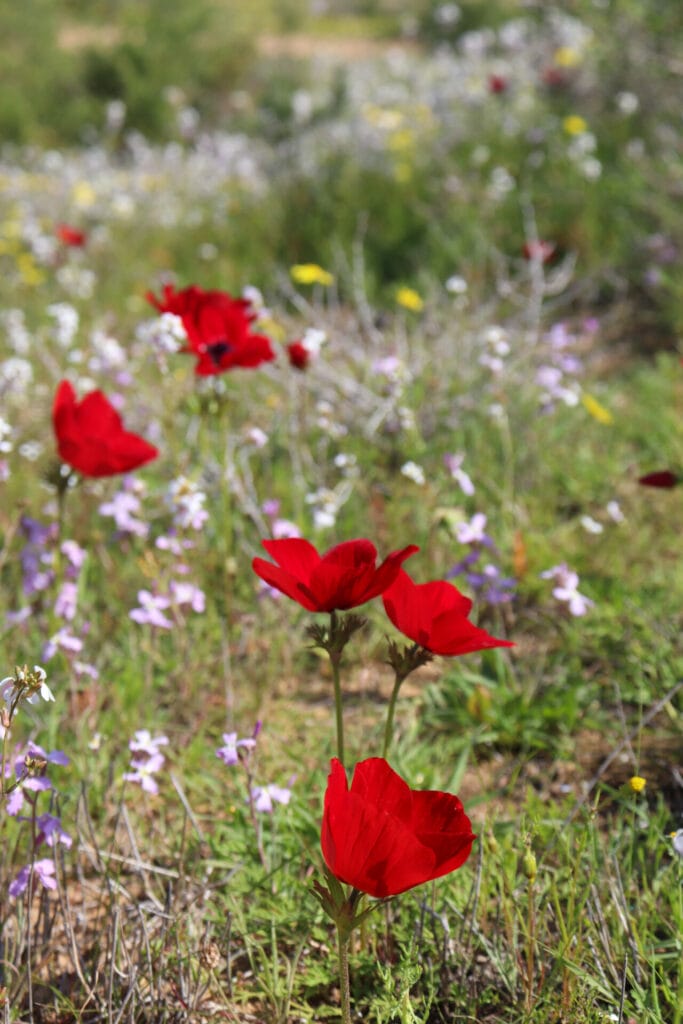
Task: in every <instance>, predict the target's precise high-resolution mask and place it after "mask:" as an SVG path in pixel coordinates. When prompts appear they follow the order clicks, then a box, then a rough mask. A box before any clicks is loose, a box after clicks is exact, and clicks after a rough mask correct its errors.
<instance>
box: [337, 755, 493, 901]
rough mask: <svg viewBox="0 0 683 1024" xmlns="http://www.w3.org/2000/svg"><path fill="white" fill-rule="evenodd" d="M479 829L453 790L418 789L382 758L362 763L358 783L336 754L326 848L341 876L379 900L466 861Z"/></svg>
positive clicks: (355, 775) (439, 875)
mask: <svg viewBox="0 0 683 1024" xmlns="http://www.w3.org/2000/svg"><path fill="white" fill-rule="evenodd" d="M475 839H476V836H474V835H473V834H472V826H471V823H470V820H469V818H468V817H467V815H466V814H465V812H464V810H463V806H462V803H461V801H460V800H459V799H458V797H457V796H452V795H451V794H450V793H440V792H438V791H435V790H412V789H410V788H409V786H408V785H407V783H405V782H404V781H403V779H402V778H401V777H400V776H399V775H397V774H396V772H395V771H394V770H393V769H392V768H391V767H390V766H389V765H388V764H387V762H386V761H385V760H384V758H382V757H370V758H368V759H367V760H366V761H361V762H360V763H359V764H357V765H356V768H355V771H354V774H353V779H352V782H351V788H350V789H349V786H348V782H347V779H346V772H345V771H344V766H343V765H342V763H341V761H338V760H337V758H333V759H332V761H331V771H330V774H329V776H328V780H327V791H326V793H325V808H324V811H323V823H322V832H321V847H322V853H323V857H324V858H325V863H326V864H327V866H328V868H329V869H330V871H331V872H332V874H333V875H334V876H335V877H336V878H338V879H339V881H340V882H346V884H347V885H352V886H353V887H354V889H359V890H360V891H361V892H365V893H368V895H370V896H375V897H377V898H378V899H383V898H384V897H386V896H397V895H398V894H399V893H401V892H405V891H406V889H412V888H413V886H416V885H422V883H423V882H429V881H431V880H432V879H433V878H441V876H442V875H447V874H448V873H449V872H450V871H455V869H456V868H459V867H461V866H462V865H463V864H464V863H465V861H466V860H467V858H468V857H469V855H470V851H471V849H472V843H473V842H474V840H475Z"/></svg>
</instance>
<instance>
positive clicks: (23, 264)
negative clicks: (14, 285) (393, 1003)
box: [17, 252, 45, 288]
mask: <svg viewBox="0 0 683 1024" xmlns="http://www.w3.org/2000/svg"><path fill="white" fill-rule="evenodd" d="M17 270H18V271H19V273H20V275H21V280H22V281H23V282H24V284H26V285H28V286H29V287H31V288H33V287H35V286H36V285H39V284H42V283H43V281H44V280H45V274H44V273H43V272H42V270H40V269H39V268H38V267H37V266H36V264H35V263H34V261H33V257H32V256H31V254H30V253H28V252H22V253H19V255H18V256H17Z"/></svg>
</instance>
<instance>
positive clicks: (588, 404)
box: [581, 393, 614, 426]
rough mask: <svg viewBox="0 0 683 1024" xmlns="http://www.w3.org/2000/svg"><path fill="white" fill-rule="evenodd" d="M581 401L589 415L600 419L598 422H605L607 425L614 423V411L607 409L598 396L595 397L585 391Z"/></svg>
mask: <svg viewBox="0 0 683 1024" xmlns="http://www.w3.org/2000/svg"><path fill="white" fill-rule="evenodd" d="M581 403H582V405H583V407H584V409H585V410H586V412H587V413H588V415H589V416H592V417H593V419H594V420H597V421H598V423H604V424H605V426H609V424H610V423H614V417H613V416H612V413H611V412H610V411H609V409H606V408H605V407H604V405H602V404H601V403H600V402H598V400H597V398H594V397H593V395H589V394H587V393H584V394H583V395H582V396H581Z"/></svg>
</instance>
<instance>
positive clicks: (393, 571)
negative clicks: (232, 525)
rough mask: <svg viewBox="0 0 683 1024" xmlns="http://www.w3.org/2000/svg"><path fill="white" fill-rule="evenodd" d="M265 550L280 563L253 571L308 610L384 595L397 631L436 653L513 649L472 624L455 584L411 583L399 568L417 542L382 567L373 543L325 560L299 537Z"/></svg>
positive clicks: (353, 545)
mask: <svg viewBox="0 0 683 1024" xmlns="http://www.w3.org/2000/svg"><path fill="white" fill-rule="evenodd" d="M263 546H264V548H265V549H266V551H267V552H268V553H269V554H270V555H272V557H273V558H274V559H275V561H276V562H277V565H273V564H272V562H267V561H266V560H265V559H263V558H255V559H254V561H253V563H252V565H253V568H254V572H255V573H256V574H257V575H258V576H260V577H261V579H263V580H265V581H266V583H268V584H269V585H270V586H271V587H275V589H276V590H280V591H281V592H282V593H283V594H286V595H287V597H291V598H292V599H293V600H294V601H297V602H298V603H299V604H301V605H303V607H304V608H306V609H307V610H308V611H310V612H332V611H335V610H339V611H344V610H347V609H349V608H356V607H358V605H361V604H365V602H366V601H369V600H371V599H372V598H373V597H378V596H379V595H380V594H381V595H382V599H383V602H384V607H385V609H386V612H387V615H388V616H389V618H390V619H391V621H392V622H393V624H394V625H395V626H396V628H397V629H399V630H400V631H401V632H402V633H404V634H405V635H406V636H407V637H409V639H411V640H412V641H413V642H414V643H416V644H419V645H420V646H421V647H424V648H425V649H426V650H428V651H431V653H432V654H442V655H445V656H447V657H451V656H454V655H459V654H469V653H471V652H472V651H480V650H484V649H485V648H488V647H512V646H514V645H513V644H511V643H510V642H509V641H507V640H498V639H496V637H493V636H490V635H489V634H488V633H487V632H486V631H485V630H483V629H479V628H477V626H474V625H473V624H472V623H471V622H470V621H469V620H468V618H467V616H468V615H469V613H470V610H471V608H472V602H471V601H470V600H469V598H467V597H465V596H464V595H463V594H461V593H460V591H459V590H458V589H457V588H456V587H454V586H453V585H452V584H451V583H447V582H446V581H445V580H435V581H433V582H431V583H423V584H416V583H413V581H412V580H411V578H410V576H408V574H407V573H406V572H404V571H403V569H402V568H401V565H402V563H403V562H404V561H405V560H406V559H407V558H409V557H410V556H411V555H412V554H414V553H415V552H416V551H418V550H419V548H417V547H416V546H415V545H414V544H411V545H409V546H408V547H405V548H401V550H399V551H393V552H392V553H391V554H390V555H389V556H388V558H387V559H385V561H384V562H382V564H381V565H380V566H379V567H378V568H376V567H375V559H376V557H377V551H376V549H375V546H374V544H371V542H370V541H369V540H350V541H346V542H345V543H343V544H337V546H336V547H333V548H331V549H330V550H329V551H328V552H327V553H326V554H324V555H322V556H320V555H319V554H318V552H317V551H316V549H315V548H314V547H313V545H312V544H310V543H309V542H308V541H307V540H303V539H302V538H300V537H298V538H292V539H285V540H264V541H263Z"/></svg>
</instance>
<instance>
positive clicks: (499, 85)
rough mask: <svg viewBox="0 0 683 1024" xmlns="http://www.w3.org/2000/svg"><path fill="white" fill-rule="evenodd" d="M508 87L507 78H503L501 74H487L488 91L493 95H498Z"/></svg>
mask: <svg viewBox="0 0 683 1024" xmlns="http://www.w3.org/2000/svg"><path fill="white" fill-rule="evenodd" d="M507 87H508V82H507V78H503V76H502V75H489V92H492V93H494V95H499V94H500V93H502V92H505V91H506V90H507Z"/></svg>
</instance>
